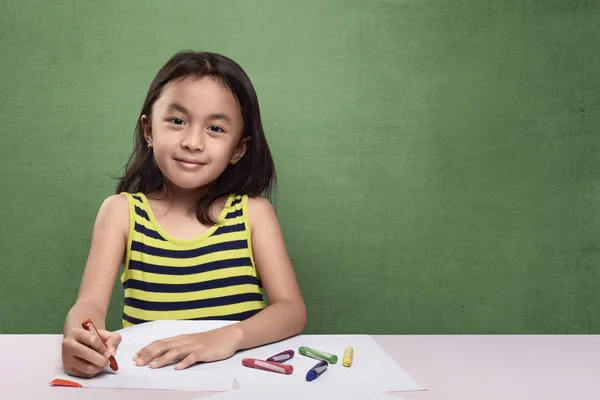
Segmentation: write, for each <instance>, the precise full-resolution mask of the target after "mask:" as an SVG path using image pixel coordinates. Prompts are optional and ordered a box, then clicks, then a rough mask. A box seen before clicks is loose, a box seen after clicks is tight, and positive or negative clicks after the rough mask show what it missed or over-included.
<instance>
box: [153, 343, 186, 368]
mask: <svg viewBox="0 0 600 400" xmlns="http://www.w3.org/2000/svg"><path fill="white" fill-rule="evenodd" d="M187 354H189V352H186V351H184V350H183V349H181V348H179V349H173V350H171V351H169V352H167V353H166V354H164V355H162V356H161V357H158V358H157V359H156V360H154V361H152V362H151V363H150V368H161V367H164V366H165V365H168V364H172V363H174V362H177V361H180V360H181V359H182V358H183V357H184V356H185V355H187Z"/></svg>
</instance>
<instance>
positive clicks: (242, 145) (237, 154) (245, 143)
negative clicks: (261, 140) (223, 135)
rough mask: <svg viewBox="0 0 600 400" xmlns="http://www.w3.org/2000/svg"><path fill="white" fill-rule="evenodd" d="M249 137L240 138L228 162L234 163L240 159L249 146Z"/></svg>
mask: <svg viewBox="0 0 600 400" xmlns="http://www.w3.org/2000/svg"><path fill="white" fill-rule="evenodd" d="M250 139H252V138H251V137H250V136H246V137H245V138H243V139H242V140H240V142H239V143H238V145H237V147H236V148H235V150H234V151H233V155H232V156H231V160H229V163H230V164H234V165H235V164H237V162H238V161H240V160H241V159H242V157H244V154H246V150H248V147H250Z"/></svg>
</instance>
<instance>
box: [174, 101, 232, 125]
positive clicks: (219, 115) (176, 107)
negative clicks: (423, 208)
mask: <svg viewBox="0 0 600 400" xmlns="http://www.w3.org/2000/svg"><path fill="white" fill-rule="evenodd" d="M170 109H174V110H177V111H179V112H182V113H184V114H187V115H191V113H190V110H188V109H187V108H185V107H184V106H182V105H181V104H179V103H171V104H169V105H168V106H167V110H170ZM207 118H208V119H222V120H224V121H226V122H228V123H230V124H231V118H229V116H228V115H227V114H223V113H215V114H210V115H209V116H208V117H207Z"/></svg>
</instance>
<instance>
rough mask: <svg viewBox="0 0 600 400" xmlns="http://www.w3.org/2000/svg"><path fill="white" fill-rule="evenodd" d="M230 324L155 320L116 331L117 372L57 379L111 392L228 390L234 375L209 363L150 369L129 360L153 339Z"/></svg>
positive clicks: (230, 388)
mask: <svg viewBox="0 0 600 400" xmlns="http://www.w3.org/2000/svg"><path fill="white" fill-rule="evenodd" d="M231 323H232V322H229V321H155V322H149V323H145V324H141V325H136V326H133V327H130V328H125V329H121V330H119V331H118V332H119V333H120V334H121V337H122V338H123V340H122V341H121V344H120V345H119V348H118V349H117V354H116V356H115V358H116V360H117V362H118V363H119V370H118V371H116V372H114V371H112V370H111V369H110V368H108V367H107V368H106V369H105V370H104V371H103V372H102V373H100V374H99V375H97V376H95V377H94V378H92V379H85V378H74V377H72V376H69V375H66V374H62V375H60V376H57V378H61V379H66V380H70V381H74V382H78V383H80V384H81V385H82V386H83V387H94V388H111V389H163V390H199V391H200V390H204V391H211V392H222V391H229V390H232V388H233V379H234V377H233V375H232V373H231V372H228V371H225V370H218V371H213V370H212V369H211V368H210V364H197V365H194V366H191V367H189V368H186V369H184V370H180V371H177V370H175V365H170V366H169V365H167V366H165V367H163V368H157V369H151V368H149V367H148V366H144V367H138V366H136V365H135V362H134V361H133V360H132V358H133V356H134V354H135V353H137V352H138V351H139V350H140V349H142V348H143V347H144V346H147V345H148V344H150V343H152V342H153V341H155V340H159V339H165V338H167V337H172V336H176V335H181V334H185V333H195V332H203V331H207V330H211V329H216V328H219V327H221V326H225V325H228V324H231Z"/></svg>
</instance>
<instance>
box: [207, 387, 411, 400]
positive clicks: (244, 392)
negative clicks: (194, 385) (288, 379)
mask: <svg viewBox="0 0 600 400" xmlns="http://www.w3.org/2000/svg"><path fill="white" fill-rule="evenodd" d="M282 389H284V388H276V387H270V388H269V387H265V388H262V389H239V390H232V391H230V392H226V393H218V394H214V395H212V396H210V399H211V400H212V399H215V400H249V399H253V400H255V399H260V400H282V399H285V400H306V399H310V400H332V399H339V398H352V399H369V400H394V399H396V400H402V398H401V397H397V396H394V395H389V394H386V393H378V392H372V391H368V390H353V391H352V393H351V394H349V393H348V392H345V391H343V390H340V389H338V390H335V389H333V388H321V389H314V388H313V389H308V388H307V389H303V390H301V391H294V390H282ZM202 399H208V397H202ZM196 400H200V399H196Z"/></svg>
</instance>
